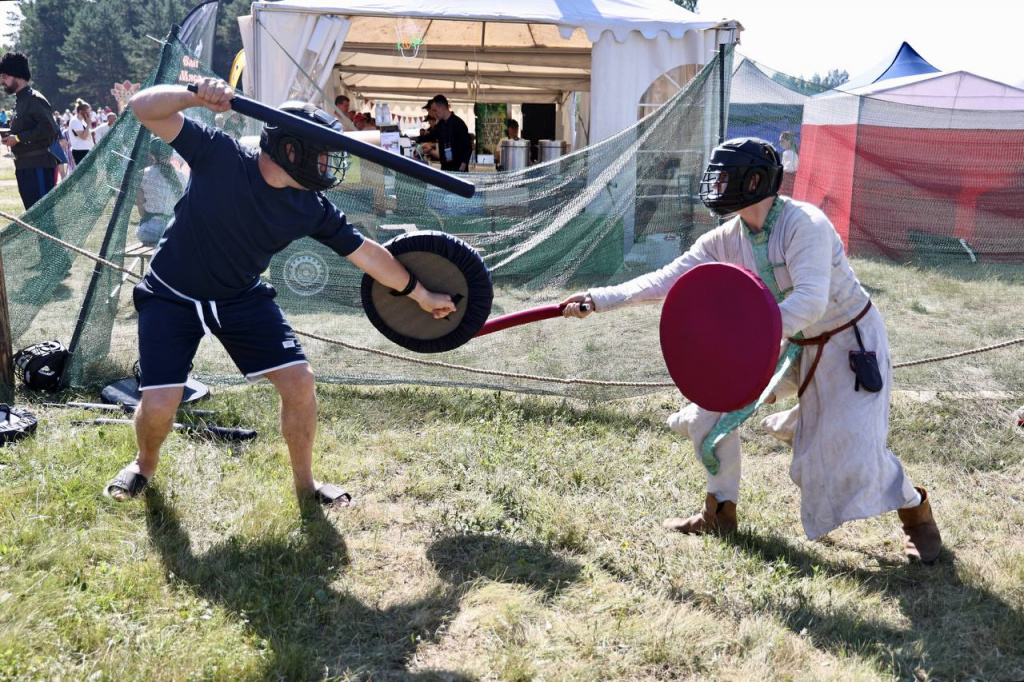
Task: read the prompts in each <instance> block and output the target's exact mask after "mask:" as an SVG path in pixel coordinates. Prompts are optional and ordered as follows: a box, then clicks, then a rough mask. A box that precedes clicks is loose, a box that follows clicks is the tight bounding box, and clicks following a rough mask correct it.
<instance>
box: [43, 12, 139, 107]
mask: <svg viewBox="0 0 1024 682" xmlns="http://www.w3.org/2000/svg"><path fill="white" fill-rule="evenodd" d="M138 9H139V7H138V6H137V5H134V4H133V3H126V2H115V0H100V1H99V2H90V3H83V4H82V7H81V9H80V10H79V12H78V14H77V15H76V16H75V20H74V22H73V23H72V24H71V28H70V30H69V31H68V35H67V38H65V40H64V44H63V45H62V46H61V47H60V49H59V53H60V56H61V57H62V61H61V63H60V64H59V65H58V66H57V73H58V74H60V77H61V78H63V79H64V80H65V81H67V83H68V84H69V85H68V86H67V87H66V88H65V89H64V91H63V95H64V97H65V98H66V99H67V100H68V101H69V102H70V101H73V100H74V98H75V97H81V98H82V99H84V100H86V101H87V102H89V103H90V104H92V105H93V107H96V106H99V105H103V106H114V105H115V104H116V102H115V100H114V96H113V95H112V94H111V93H110V89H111V87H113V85H114V83H116V82H118V81H122V80H124V79H125V78H126V77H130V76H137V72H135V70H134V69H133V68H132V65H131V62H130V60H129V58H128V51H129V49H130V48H129V46H130V45H131V44H132V42H133V41H132V38H135V36H134V35H133V34H134V32H133V30H132V29H133V28H134V27H135V26H137V25H138V21H137V19H138V14H139V12H138ZM133 80H134V79H133ZM90 98H92V99H90Z"/></svg>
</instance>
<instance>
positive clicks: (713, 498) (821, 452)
mask: <svg viewBox="0 0 1024 682" xmlns="http://www.w3.org/2000/svg"><path fill="white" fill-rule="evenodd" d="M782 176H783V169H782V161H781V159H780V158H779V154H778V152H777V151H776V150H775V148H774V147H773V146H772V145H771V144H769V143H768V142H765V141H764V140H759V139H756V138H741V139H736V140H729V141H727V142H725V143H723V144H721V145H719V146H718V147H716V148H715V149H714V151H713V152H712V155H711V161H710V163H709V164H708V167H707V170H706V171H705V173H704V178H703V181H702V182H701V186H700V197H701V201H703V202H704V204H705V205H706V206H707V207H708V208H709V209H711V212H712V213H713V214H715V215H717V216H719V217H723V218H726V217H727V218H729V219H728V220H726V222H725V223H723V224H722V225H720V226H719V227H717V228H716V229H714V230H712V231H710V232H708V233H707V234H705V235H703V236H702V237H701V238H700V239H698V240H697V242H696V243H695V244H694V245H693V246H692V247H691V248H690V249H689V250H688V251H687V252H686V253H685V254H683V255H682V256H680V257H679V258H677V259H676V260H674V261H673V262H672V263H670V264H668V265H666V266H665V267H663V268H661V269H660V270H657V271H655V272H651V273H648V274H646V275H641V276H640V277H637V278H635V279H633V280H630V281H628V282H625V283H624V284H620V285H618V286H610V287H599V288H594V289H591V290H590V291H587V292H584V293H578V294H574V295H573V296H570V297H569V298H567V299H566V300H565V301H564V303H565V309H564V312H563V314H564V315H565V316H567V317H585V316H587V315H589V314H590V312H589V311H593V312H598V313H601V312H605V311H607V310H611V309H614V308H617V307H620V306H626V305H636V304H638V303H653V302H657V301H660V300H662V299H664V298H665V296H666V295H667V294H668V292H669V290H670V289H671V288H672V285H673V284H674V283H675V282H676V281H677V280H678V279H679V278H680V277H681V276H682V275H683V274H684V273H686V272H687V271H689V270H690V269H691V268H693V267H695V266H698V265H700V264H702V263H715V262H719V263H732V264H734V265H740V266H743V267H745V268H747V269H748V270H751V271H753V272H756V273H757V275H758V277H759V278H760V279H761V281H762V282H764V284H765V286H767V287H768V288H769V289H770V290H771V291H772V293H773V294H774V295H775V298H776V300H777V301H779V309H780V311H781V313H782V327H783V334H784V337H783V339H782V344H783V345H782V350H781V353H780V355H781V356H783V357H786V358H789V359H791V360H792V361H793V364H792V366H790V367H789V369H788V370H787V371H786V372H785V374H783V376H782V379H781V381H779V382H778V383H777V384H775V385H774V386H773V387H771V391H772V396H771V398H770V399H769V400H768V401H767V402H774V401H775V400H776V399H784V398H789V397H793V396H795V397H797V398H798V400H799V402H798V404H797V405H796V406H795V407H793V408H791V409H789V410H786V411H784V412H778V413H775V414H772V415H770V416H768V417H767V418H766V419H764V420H763V421H762V426H763V427H764V428H765V429H766V430H767V431H768V432H769V433H770V434H771V435H773V436H775V437H776V438H778V439H780V440H782V441H783V442H786V443H788V444H790V445H791V446H792V447H793V461H792V464H791V465H790V468H789V474H790V478H791V479H792V480H793V482H794V483H796V485H797V486H798V487H799V488H800V493H801V504H800V507H801V510H800V516H801V520H802V521H803V526H804V530H805V532H806V533H807V536H808V537H809V538H810V539H814V538H817V537H820V536H822V535H824V534H825V533H828V532H829V531H831V530H833V529H834V528H837V527H838V526H839V525H841V524H843V523H845V522H846V521H851V520H853V519H861V518H867V517H871V516H877V515H879V514H883V513H885V512H889V511H893V510H896V511H897V512H898V515H899V518H900V520H901V521H902V522H903V535H904V537H903V540H904V549H905V551H906V554H907V556H908V557H909V558H910V559H912V560H920V561H924V562H932V561H935V560H936V559H937V558H938V556H939V552H940V549H941V547H942V538H941V537H940V534H939V528H938V526H937V525H936V523H935V519H934V517H933V516H932V511H931V503H930V499H929V496H928V493H927V492H926V491H925V489H924V488H915V487H914V485H913V484H912V483H911V482H910V478H909V477H908V476H907V474H906V472H905V471H904V470H903V466H902V465H901V464H900V461H899V459H897V458H896V455H894V454H893V453H892V451H891V450H889V449H888V447H887V446H886V436H887V433H888V428H889V391H890V390H891V387H892V362H891V359H890V355H889V339H888V337H887V336H886V331H885V322H884V321H883V320H882V315H881V313H879V312H878V310H877V308H875V307H873V306H872V305H871V300H870V297H869V296H868V293H867V291H865V289H864V288H863V287H862V286H861V284H860V282H859V281H858V280H857V277H856V275H854V273H853V270H852V269H851V267H850V262H849V260H847V258H846V254H845V252H844V250H843V242H842V239H840V237H839V234H838V233H837V232H836V230H835V228H834V227H833V226H832V223H831V222H829V219H828V218H827V217H826V216H825V214H824V213H822V212H821V211H820V210H819V209H818V208H816V207H814V206H812V205H810V204H806V203H803V202H800V201H793V200H792V199H789V198H788V197H783V196H779V194H778V192H779V187H780V186H781V184H782ZM581 304H589V308H586V309H585V308H583V307H582V305H581ZM858 349H859V350H858ZM854 355H856V356H859V357H858V362H857V363H854V357H853V356H854ZM862 356H869V358H870V360H874V361H875V363H876V364H875V363H871V362H860V360H863V359H864V358H863V357H862ZM855 364H856V366H857V368H858V369H857V370H854V371H851V369H853V365H855ZM864 365H867V367H864ZM872 369H873V371H872ZM746 412H747V411H746V410H741V411H740V412H738V413H729V415H723V414H722V413H720V412H711V411H709V410H706V409H704V408H701V407H698V406H697V405H695V404H690V405H688V406H686V407H685V408H684V409H683V410H681V411H680V412H677V413H676V414H674V415H672V416H671V417H670V418H669V420H668V426H669V428H671V429H672V430H673V431H676V432H677V433H679V434H681V435H683V436H684V437H687V438H689V439H690V440H692V441H693V444H694V449H695V452H696V455H697V458H698V460H699V461H701V462H702V463H703V464H704V467H705V469H706V473H707V494H706V496H705V500H704V509H703V511H702V512H701V513H698V514H697V515H695V516H691V517H688V518H680V517H677V518H670V519H666V520H665V523H664V526H665V528H666V529H668V530H673V531H677V532H680V533H686V534H708V533H713V534H719V535H729V534H731V533H734V532H735V531H736V527H737V516H736V507H737V502H738V500H739V488H740V462H741V456H740V438H739V433H738V432H737V431H735V430H734V429H735V428H736V427H737V426H739V423H741V422H742V420H743V418H745V416H749V415H747V414H746Z"/></svg>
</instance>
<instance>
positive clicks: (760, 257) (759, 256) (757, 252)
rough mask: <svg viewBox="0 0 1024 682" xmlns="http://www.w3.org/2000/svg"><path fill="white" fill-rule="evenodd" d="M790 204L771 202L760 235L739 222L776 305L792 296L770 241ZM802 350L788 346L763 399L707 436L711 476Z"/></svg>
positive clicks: (705, 456) (704, 457) (705, 457)
mask: <svg viewBox="0 0 1024 682" xmlns="http://www.w3.org/2000/svg"><path fill="white" fill-rule="evenodd" d="M787 203H789V199H787V198H786V197H781V196H777V197H775V201H774V202H772V207H771V209H770V210H769V211H768V217H767V218H765V221H764V226H763V227H762V228H761V230H760V231H759V232H751V231H750V228H749V227H747V224H746V223H744V222H743V219H742V218H740V223H741V224H742V225H743V227H744V228H745V230H746V231H745V234H746V235H747V239H749V240H750V244H751V246H752V247H753V249H754V262H755V263H757V276H758V277H759V278H760V279H761V281H762V282H764V284H765V286H767V287H768V290H769V291H771V292H772V295H773V296H774V297H775V301H776V303H782V301H783V299H784V298H785V297H786V294H787V293H789V292H788V291H785V292H784V291H782V290H781V289H779V283H778V281H776V279H775V268H778V267H782V266H783V265H785V263H772V262H771V260H770V259H769V258H768V237H769V236H770V235H771V232H772V228H773V227H775V222H776V221H777V220H778V219H779V216H780V215H781V214H782V210H783V209H784V208H785V207H786V204H787ZM794 338H803V335H802V334H797V335H796V336H795V337H794ZM801 350H803V349H802V348H801V347H800V346H798V345H796V344H793V343H791V344H789V346H788V347H787V348H786V352H785V353H783V354H782V356H781V357H780V358H779V363H778V364H777V365H776V366H775V374H773V375H772V378H771V381H769V382H768V386H767V387H765V389H764V391H762V393H761V396H760V397H759V398H758V399H757V400H755V401H754V402H752V403H750V404H749V405H747V406H746V407H743V408H740V409H739V410H735V411H733V412H728V413H726V414H723V415H722V417H721V418H720V419H719V420H718V423H717V424H715V427H714V428H713V429H711V432H710V433H708V435H707V437H706V438H705V439H704V442H703V444H702V445H701V449H700V452H701V457H700V460H701V462H702V463H703V464H704V468H705V469H707V470H708V473H710V474H711V475H712V476H714V475H715V474H717V473H718V458H717V457H715V447H716V446H717V445H718V444H719V443H721V442H722V439H723V438H725V437H726V436H728V435H729V434H730V433H732V432H733V431H735V430H736V429H738V428H739V427H740V424H742V423H743V422H745V421H747V419H749V418H750V415H752V414H754V412H756V411H757V408H759V407H761V405H763V404H764V402H765V401H766V400H767V399H768V398H769V396H771V394H772V393H774V392H775V389H776V388H778V386H779V384H780V383H781V382H782V377H784V376H785V374H786V372H788V371H789V369H790V368H791V367H792V366H793V365H794V364H795V363H796V360H797V358H798V357H799V356H800V351H801Z"/></svg>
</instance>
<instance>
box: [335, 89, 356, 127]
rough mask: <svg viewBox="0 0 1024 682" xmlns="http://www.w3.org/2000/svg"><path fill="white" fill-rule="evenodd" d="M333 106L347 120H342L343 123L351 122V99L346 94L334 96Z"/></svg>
mask: <svg viewBox="0 0 1024 682" xmlns="http://www.w3.org/2000/svg"><path fill="white" fill-rule="evenodd" d="M334 106H335V107H337V109H338V111H340V112H341V113H342V114H343V115H344V116H345V118H346V119H348V120H347V121H343V123H352V111H351V109H350V107H351V106H352V100H350V99H349V98H348V95H338V96H337V97H335V98H334Z"/></svg>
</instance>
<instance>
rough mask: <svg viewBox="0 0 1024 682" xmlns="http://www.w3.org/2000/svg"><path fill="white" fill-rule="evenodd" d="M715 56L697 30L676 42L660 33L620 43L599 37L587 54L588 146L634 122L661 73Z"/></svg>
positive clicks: (631, 37)
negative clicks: (588, 61) (643, 101)
mask: <svg viewBox="0 0 1024 682" xmlns="http://www.w3.org/2000/svg"><path fill="white" fill-rule="evenodd" d="M709 33H711V32H709ZM713 57H714V54H713V53H712V54H710V55H709V54H707V52H706V51H705V40H704V35H703V34H702V33H700V32H698V31H691V32H690V33H687V34H685V35H684V36H683V37H682V39H680V40H675V39H672V38H671V37H670V36H669V35H668V34H664V33H662V34H659V35H658V36H656V37H655V38H654V39H653V40H647V39H646V38H644V37H643V36H642V35H640V34H639V33H631V34H629V36H628V37H627V38H626V40H625V41H623V42H619V41H617V40H616V39H615V36H614V34H612V33H606V34H605V35H603V36H601V39H600V40H599V41H597V43H596V44H595V45H594V51H593V53H592V55H591V64H592V66H591V68H592V72H591V86H590V140H589V144H594V143H595V142H600V141H601V140H604V139H606V138H608V137H611V136H612V135H614V134H615V133H617V132H619V131H620V130H622V129H624V128H627V127H629V126H631V125H633V124H634V123H636V107H637V103H638V102H639V101H640V97H641V96H642V95H643V94H644V92H645V91H646V90H647V88H648V87H649V86H650V85H651V83H653V82H654V81H655V80H656V79H657V78H658V77H659V76H661V74H663V73H665V72H666V71H668V70H670V69H673V68H675V67H677V66H681V65H683V64H705V63H707V61H708V60H709V59H711V58H713ZM680 85H683V84H680Z"/></svg>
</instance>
